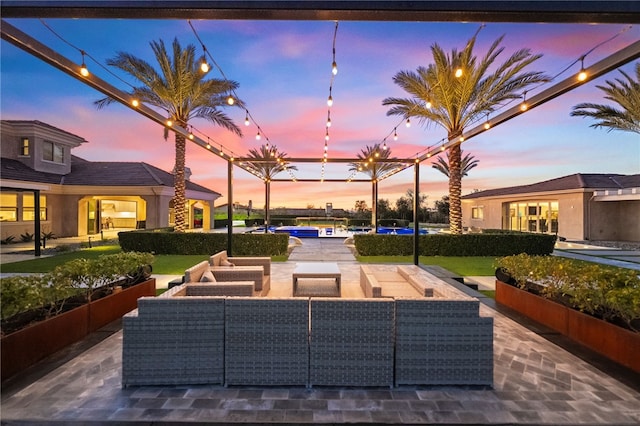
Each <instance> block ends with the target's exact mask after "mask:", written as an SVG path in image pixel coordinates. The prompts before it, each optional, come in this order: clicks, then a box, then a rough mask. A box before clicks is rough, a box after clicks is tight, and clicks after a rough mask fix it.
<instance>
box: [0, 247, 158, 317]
mask: <svg viewBox="0 0 640 426" xmlns="http://www.w3.org/2000/svg"><path fill="white" fill-rule="evenodd" d="M152 262H153V256H152V255H151V254H149V253H117V254H109V255H102V256H99V257H98V258H97V259H74V260H72V261H69V262H66V263H64V264H62V265H59V266H57V267H56V268H54V270H53V271H51V272H49V273H47V274H42V275H37V274H33V275H25V276H14V277H9V278H2V279H0V295H1V297H0V306H1V317H2V319H3V320H4V319H6V318H9V317H11V316H13V315H16V314H17V313H20V312H24V311H26V310H29V309H35V308H42V307H44V308H46V309H47V310H48V316H51V315H54V314H56V313H58V312H60V311H61V310H62V309H64V307H65V304H66V303H67V300H68V299H69V298H70V297H72V296H76V295H84V296H85V297H86V298H87V299H89V300H90V299H91V297H92V294H93V292H94V290H95V289H96V288H98V287H101V286H102V287H104V286H108V285H111V284H114V285H115V284H116V283H117V282H118V281H120V280H122V279H123V278H127V277H129V276H136V275H139V271H140V269H141V268H145V267H146V266H147V265H150V264H151V263H152Z"/></svg>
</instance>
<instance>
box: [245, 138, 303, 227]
mask: <svg viewBox="0 0 640 426" xmlns="http://www.w3.org/2000/svg"><path fill="white" fill-rule="evenodd" d="M286 157H287V153H286V152H278V148H277V147H276V146H275V145H274V146H272V147H269V146H267V145H260V148H258V149H255V148H252V149H250V150H249V155H248V158H255V159H256V160H260V161H251V160H249V161H247V162H246V165H247V167H248V168H250V169H253V171H254V172H256V174H258V175H259V176H262V179H263V180H264V231H265V233H266V232H268V230H269V204H270V200H271V180H272V179H273V177H274V176H275V175H277V174H278V173H280V172H283V171H285V170H298V168H297V167H296V166H290V165H289V163H288V162H287V161H286ZM307 207H308V206H307ZM312 207H313V206H312Z"/></svg>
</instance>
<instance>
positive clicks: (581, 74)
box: [578, 56, 588, 81]
mask: <svg viewBox="0 0 640 426" xmlns="http://www.w3.org/2000/svg"><path fill="white" fill-rule="evenodd" d="M587 77H588V76H587V72H586V71H585V69H584V56H582V57H581V58H580V72H579V73H578V81H585V80H586V79H587Z"/></svg>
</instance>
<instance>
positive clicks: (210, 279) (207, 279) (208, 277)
mask: <svg viewBox="0 0 640 426" xmlns="http://www.w3.org/2000/svg"><path fill="white" fill-rule="evenodd" d="M200 282H201V283H214V282H216V277H214V276H213V272H211V270H210V269H207V270H206V271H205V272H204V274H202V276H201V277H200Z"/></svg>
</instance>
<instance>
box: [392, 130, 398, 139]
mask: <svg viewBox="0 0 640 426" xmlns="http://www.w3.org/2000/svg"><path fill="white" fill-rule="evenodd" d="M393 140H394V141H397V140H398V132H396V131H395V130H394V131H393Z"/></svg>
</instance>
